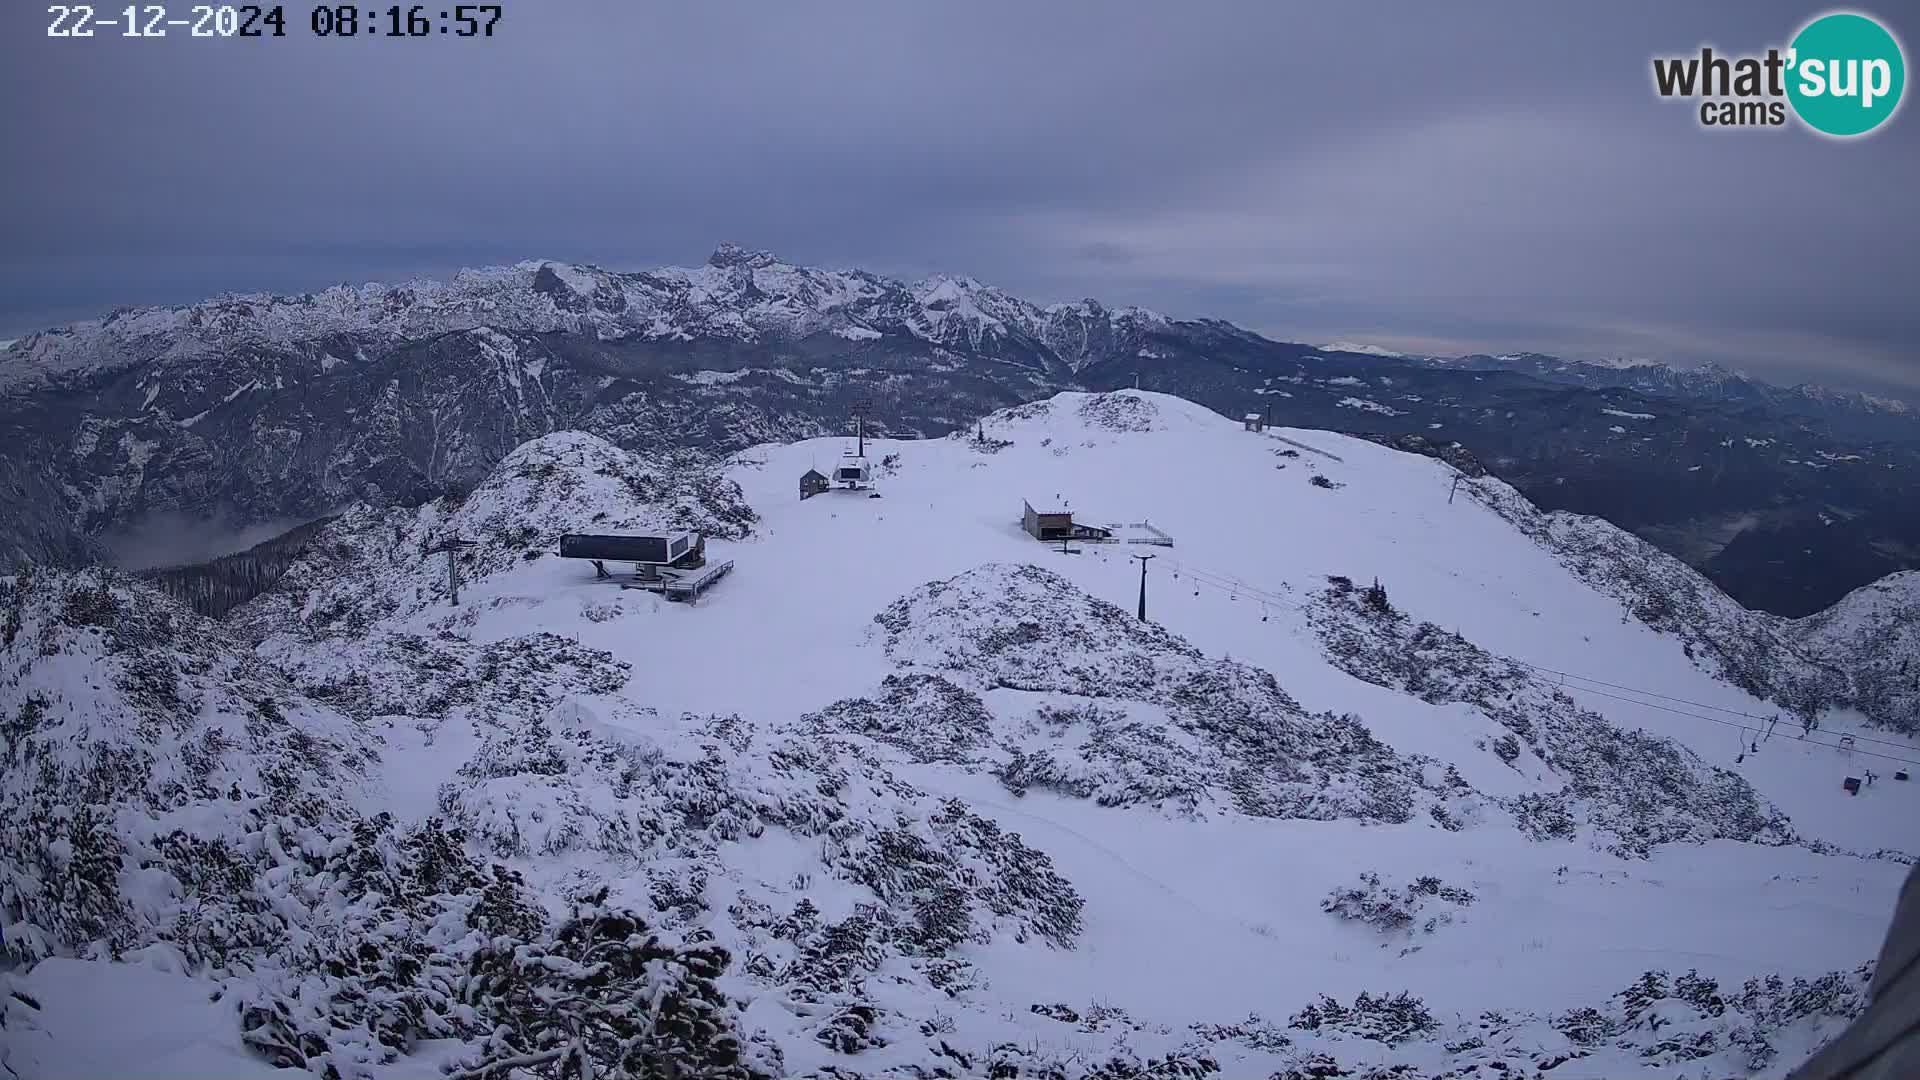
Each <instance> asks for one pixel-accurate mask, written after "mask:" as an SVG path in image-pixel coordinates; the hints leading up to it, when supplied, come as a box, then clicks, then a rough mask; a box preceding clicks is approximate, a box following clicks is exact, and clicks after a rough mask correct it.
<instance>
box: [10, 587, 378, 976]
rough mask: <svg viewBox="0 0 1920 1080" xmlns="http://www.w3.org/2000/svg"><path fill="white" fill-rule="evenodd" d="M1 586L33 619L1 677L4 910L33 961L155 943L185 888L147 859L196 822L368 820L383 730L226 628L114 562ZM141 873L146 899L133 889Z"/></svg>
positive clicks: (247, 830) (198, 827) (19, 948)
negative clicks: (267, 661) (308, 694)
mask: <svg viewBox="0 0 1920 1080" xmlns="http://www.w3.org/2000/svg"><path fill="white" fill-rule="evenodd" d="M0 591H4V592H5V593H7V594H9V595H5V596H0V605H4V606H7V607H9V608H12V609H13V610H16V611H17V612H18V627H19V629H18V630H17V632H16V634H15V637H14V640H13V641H12V642H11V643H9V644H7V645H6V646H5V647H4V648H0V685H3V686H6V687H8V688H9V689H10V690H11V691H12V692H13V693H12V694H10V695H9V698H10V700H13V701H18V702H19V704H18V705H17V706H14V707H9V708H8V709H7V710H6V711H7V712H8V713H10V714H11V715H8V716H6V717H5V736H6V747H5V757H4V778H5V782H4V783H0V911H4V912H6V913H7V917H8V918H9V919H10V920H11V921H12V922H13V923H14V926H13V927H12V928H10V930H9V933H8V935H7V949H8V951H9V952H10V953H11V954H12V955H14V956H15V957H16V958H17V959H20V960H25V961H28V962H31V961H34V960H38V959H40V958H41V957H44V956H47V955H51V954H53V953H56V952H61V953H66V952H91V951H95V950H99V951H104V952H106V953H113V952H116V951H119V950H122V949H127V948H136V947H139V946H141V945H144V944H146V943H149V942H151V941H153V940H156V938H157V936H159V935H160V934H162V933H164V932H165V930H166V928H167V927H168V925H169V924H170V922H171V920H172V919H173V917H174V915H175V914H176V909H177V906H178V905H177V901H176V900H175V899H173V898H174V897H175V896H176V895H177V892H176V890H177V884H165V883H162V882H160V881H155V880H152V878H151V876H149V875H144V874H143V870H144V869H145V868H148V867H151V866H154V865H155V863H156V862H164V854H165V853H164V851H162V850H160V847H161V845H164V843H165V842H166V838H167V837H169V836H170V835H172V834H173V833H175V832H176V831H177V830H179V829H180V828H182V827H183V826H184V825H187V824H191V826H192V828H193V830H194V832H195V833H196V834H197V835H198V836H199V837H201V838H202V839H203V840H205V841H206V842H208V843H209V844H216V843H217V844H224V845H227V846H230V847H231V846H238V845H244V844H245V843H246V838H247V837H249V836H251V835H254V834H256V833H257V829H256V827H255V825H254V824H253V823H254V822H255V821H257V820H258V819H259V818H260V817H261V816H262V815H271V816H273V817H276V818H278V819H280V820H283V821H285V822H287V823H288V824H289V825H290V826H314V827H326V828H339V827H343V824H344V823H345V822H348V821H350V820H352V819H353V817H354V816H355V815H354V812H353V799H354V797H355V795H356V794H357V792H358V783H359V779H360V777H361V775H362V774H363V773H364V771H365V769H366V768H367V766H368V765H370V764H371V763H372V762H373V761H374V760H375V755H374V751H373V747H372V743H371V741H370V740H369V739H368V738H367V737H366V735H365V734H364V733H363V732H362V731H360V730H359V728H358V727H357V726H355V725H353V724H352V723H351V722H349V721H347V720H346V719H345V718H343V717H341V716H340V715H338V714H337V713H333V712H331V711H330V710H327V709H324V708H322V707H319V706H317V705H315V704H314V703H312V702H310V701H307V700H306V699H304V698H302V697H301V696H300V694H299V693H298V692H297V691H296V690H294V689H293V688H292V687H291V686H289V685H288V684H287V682H286V681H285V680H284V679H283V678H281V677H280V676H279V675H278V674H277V673H276V672H274V671H273V670H271V669H270V668H268V667H266V666H265V665H264V664H261V663H259V662H258V661H257V660H255V659H254V658H253V657H251V656H249V655H247V654H246V653H244V652H242V651H241V650H240V649H239V648H238V646H237V645H236V644H235V643H234V642H232V641H230V640H229V639H228V638H227V637H226V636H225V635H224V634H223V633H222V632H221V630H220V629H219V628H218V627H217V626H215V625H214V624H213V623H211V622H209V621H207V620H206V619H204V618H202V617H200V616H198V615H195V614H194V613H193V612H191V611H189V610H188V609H186V608H185V607H184V606H182V605H181V604H179V603H178V602H177V601H174V600H172V599H171V598H169V597H167V596H165V595H163V594H161V593H159V592H158V591H156V590H155V589H153V588H152V587H151V586H149V585H146V584H144V583H139V582H137V581H133V580H131V579H122V578H119V577H117V576H113V575H108V574H105V573H83V574H57V573H50V572H45V571H41V572H37V573H35V574H32V575H22V576H20V577H17V578H15V579H14V580H13V582H12V583H11V584H6V583H0ZM15 694H17V697H15V696H14V695H15ZM136 881H138V882H140V883H141V891H142V895H141V897H140V898H139V899H140V900H141V901H142V902H140V903H135V902H133V901H134V899H135V898H133V897H129V896H127V895H125V894H124V893H123V889H124V888H125V887H127V886H129V885H131V884H133V883H134V882H136ZM148 894H152V895H148ZM156 898H158V899H159V901H160V902H157V903H156V902H154V900H155V899H156Z"/></svg>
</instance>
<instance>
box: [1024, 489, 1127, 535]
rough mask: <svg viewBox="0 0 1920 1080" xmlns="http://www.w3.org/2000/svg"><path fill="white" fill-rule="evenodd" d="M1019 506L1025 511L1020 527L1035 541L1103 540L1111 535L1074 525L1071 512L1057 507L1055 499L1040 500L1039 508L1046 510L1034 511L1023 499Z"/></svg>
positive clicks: (1110, 533)
mask: <svg viewBox="0 0 1920 1080" xmlns="http://www.w3.org/2000/svg"><path fill="white" fill-rule="evenodd" d="M1021 504H1022V506H1023V508H1024V510H1025V513H1024V514H1022V515H1021V519H1020V524H1021V527H1022V528H1024V529H1026V530H1027V532H1028V533H1030V534H1031V535H1032V536H1033V538H1034V539H1035V540H1105V539H1107V538H1108V537H1109V536H1112V535H1113V531H1112V530H1111V529H1106V528H1102V527H1100V526H1098V525H1085V524H1079V523H1076V522H1075V521H1074V520H1073V511H1072V510H1071V509H1068V508H1066V507H1065V506H1058V499H1057V498H1056V499H1054V500H1051V501H1049V500H1042V501H1041V503H1040V506H1042V507H1045V508H1046V509H1036V508H1035V507H1034V503H1033V500H1032V499H1023V500H1021ZM1056 506H1058V508H1056Z"/></svg>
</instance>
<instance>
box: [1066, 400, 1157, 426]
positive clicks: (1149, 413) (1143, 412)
mask: <svg viewBox="0 0 1920 1080" xmlns="http://www.w3.org/2000/svg"><path fill="white" fill-rule="evenodd" d="M1075 412H1076V413H1078V415H1079V417H1080V419H1081V421H1082V422H1083V423H1085V424H1086V426H1087V427H1089V428H1099V429H1102V430H1105V431H1153V430H1155V429H1156V428H1158V427H1160V426H1161V424H1160V407H1159V406H1158V405H1157V404H1155V403H1154V401H1153V400H1152V399H1151V398H1146V397H1142V396H1140V395H1139V394H1130V393H1127V392H1126V391H1124V390H1117V391H1113V392H1111V393H1105V394H1089V395H1087V396H1086V397H1085V398H1084V399H1083V400H1082V401H1081V402H1080V407H1079V408H1078V409H1076V410H1075Z"/></svg>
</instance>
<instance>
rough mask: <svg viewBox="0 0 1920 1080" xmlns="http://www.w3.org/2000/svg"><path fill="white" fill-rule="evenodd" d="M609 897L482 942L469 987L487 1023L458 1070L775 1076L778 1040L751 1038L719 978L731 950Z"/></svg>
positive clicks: (677, 1079)
mask: <svg viewBox="0 0 1920 1080" xmlns="http://www.w3.org/2000/svg"><path fill="white" fill-rule="evenodd" d="M606 899H607V894H606V891H605V890H604V889H602V890H601V891H600V892H598V893H597V894H595V895H593V896H590V897H586V898H583V902H582V903H581V904H580V905H579V906H577V907H575V909H574V911H573V914H572V915H571V917H569V918H568V919H567V921H566V922H564V923H563V924H561V925H560V926H559V927H558V928H557V929H556V930H555V931H554V933H553V934H552V935H551V936H550V937H546V938H542V939H540V940H535V941H516V940H514V939H512V938H510V937H499V938H495V939H494V940H492V941H489V942H488V943H486V944H485V945H482V946H480V947H479V948H478V949H476V950H474V953H473V956H472V959H471V960H470V961H469V962H468V967H467V971H466V974H465V975H464V976H463V977H462V978H461V980H460V982H459V986H458V994H459V999H460V1001H461V1002H462V1003H463V1004H465V1005H466V1006H467V1007H468V1008H470V1009H472V1010H473V1012H474V1014H475V1016H476V1017H482V1018H484V1019H485V1021H486V1024H485V1027H484V1030H485V1032H486V1034H485V1037H484V1039H482V1040H481V1043H480V1050H479V1052H478V1053H477V1054H474V1055H472V1056H471V1057H469V1058H467V1059H466V1060H463V1061H462V1062H460V1063H459V1064H457V1065H455V1066H454V1067H453V1068H452V1069H451V1070H450V1072H449V1073H448V1076H449V1078H450V1080H507V1078H508V1077H512V1076H523V1075H525V1076H535V1077H541V1078H543V1080H563V1078H564V1080H581V1078H585V1077H608V1078H610V1080H613V1078H628V1080H653V1078H661V1080H666V1078H673V1080H764V1078H767V1077H770V1076H772V1075H773V1071H772V1069H770V1068H769V1067H768V1064H769V1054H768V1048H767V1047H764V1046H752V1045H750V1044H749V1043H748V1042H747V1041H746V1040H744V1039H742V1038H741V1036H740V1033H739V1030H738V1028H739V1007H738V1006H737V1005H736V1004H735V1003H734V1002H732V1001H731V1000H729V999H728V998H727V996H726V995H725V994H724V993H722V992H721V990H720V989H719V987H718V986H717V985H716V983H715V980H716V979H718V978H719V977H720V976H721V975H722V974H723V973H725V971H726V969H727V966H728V964H729V963H730V962H731V959H732V958H731V957H730V956H729V955H728V953H727V951H726V950H725V949H722V948H720V947H718V946H716V945H714V944H712V943H711V942H710V941H707V940H703V939H702V938H700V936H699V935H695V936H694V937H693V938H692V939H691V940H688V941H686V942H684V943H678V942H673V941H671V940H664V939H662V938H661V936H660V935H659V934H658V933H657V932H656V931H654V930H652V929H651V928H649V927H648V925H647V923H646V921H645V920H644V919H643V918H641V917H640V916H639V915H637V914H635V913H634V912H631V911H623V910H617V909H614V908H610V907H608V906H606ZM771 1065H772V1067H773V1068H774V1069H777V1067H778V1060H777V1058H773V1059H771Z"/></svg>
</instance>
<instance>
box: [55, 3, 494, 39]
mask: <svg viewBox="0 0 1920 1080" xmlns="http://www.w3.org/2000/svg"><path fill="white" fill-rule="evenodd" d="M502 11H503V8H502V7H501V5H498V4H445V5H442V4H412V5H394V6H391V7H384V8H382V7H374V6H371V5H369V6H366V7H361V6H358V5H355V4H323V5H320V6H317V7H314V8H312V9H311V10H310V11H309V12H308V14H307V18H306V25H305V26H301V25H300V22H299V12H298V10H297V9H296V12H295V15H294V18H293V21H291V22H290V21H289V20H288V17H287V9H286V8H285V7H284V6H281V5H275V6H272V7H264V6H260V5H255V4H195V5H193V6H191V7H187V6H177V7H172V8H169V7H167V6H166V5H164V4H131V5H128V6H127V7H124V8H121V9H119V10H118V11H114V10H112V9H109V8H105V7H101V8H95V7H92V6H90V5H87V4H53V5H50V6H49V7H48V8H47V20H48V22H47V36H48V37H62V38H90V37H108V36H115V37H131V38H163V37H168V36H176V37H197V38H216V37H218V38H233V37H240V38H258V37H286V36H287V34H288V28H289V27H291V28H292V32H293V33H296V34H298V33H302V32H306V33H311V34H312V35H313V36H315V37H415V38H424V37H441V36H446V37H492V36H493V31H494V28H495V27H496V26H498V25H499V24H500V15H501V12H502Z"/></svg>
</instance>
